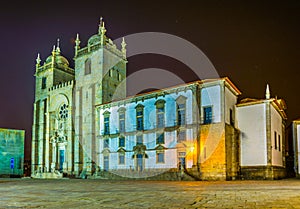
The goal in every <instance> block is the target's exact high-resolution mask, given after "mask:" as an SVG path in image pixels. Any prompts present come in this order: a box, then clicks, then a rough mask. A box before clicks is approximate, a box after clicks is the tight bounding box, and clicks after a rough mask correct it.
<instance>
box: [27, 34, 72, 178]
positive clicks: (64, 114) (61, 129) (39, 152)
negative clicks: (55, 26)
mask: <svg viewBox="0 0 300 209" xmlns="http://www.w3.org/2000/svg"><path fill="white" fill-rule="evenodd" d="M73 80H74V70H73V69H72V68H70V67H69V62H68V60H67V59H66V58H65V57H63V56H62V55H61V51H60V47H59V40H58V43H57V47H55V46H54V47H53V51H52V53H51V55H50V56H49V57H48V58H47V59H46V61H45V62H44V64H42V65H41V59H40V55H39V54H38V57H37V59H36V71H35V100H34V111H33V116H34V117H33V125H32V170H31V173H32V176H35V175H36V174H37V173H39V174H42V173H44V174H45V173H49V172H51V171H53V170H59V171H61V172H70V171H71V170H72V169H73V168H72V166H71V164H72V163H71V162H70V161H71V160H72V156H71V152H72V151H71V148H72V132H73V128H72V123H71V118H72V90H73ZM68 149H69V151H68V152H67V150H68ZM68 153H69V154H68ZM68 162H69V163H68ZM41 177H43V176H42V175H41Z"/></svg>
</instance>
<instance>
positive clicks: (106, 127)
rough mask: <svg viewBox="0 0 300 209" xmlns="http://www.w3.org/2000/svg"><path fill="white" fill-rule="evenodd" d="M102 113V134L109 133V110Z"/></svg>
mask: <svg viewBox="0 0 300 209" xmlns="http://www.w3.org/2000/svg"><path fill="white" fill-rule="evenodd" d="M103 115H104V133H103V134H104V135H107V134H109V116H110V112H108V111H105V113H103Z"/></svg>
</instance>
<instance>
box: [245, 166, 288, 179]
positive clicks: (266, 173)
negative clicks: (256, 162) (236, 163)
mask: <svg viewBox="0 0 300 209" xmlns="http://www.w3.org/2000/svg"><path fill="white" fill-rule="evenodd" d="M285 177H286V170H285V168H284V167H277V166H271V167H269V166H245V167H241V176H240V178H241V179H242V180H244V179H245V180H275V179H283V178H285Z"/></svg>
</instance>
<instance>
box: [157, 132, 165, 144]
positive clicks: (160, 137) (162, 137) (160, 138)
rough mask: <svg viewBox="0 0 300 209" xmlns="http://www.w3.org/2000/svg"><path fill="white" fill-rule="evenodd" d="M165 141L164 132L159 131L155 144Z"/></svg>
mask: <svg viewBox="0 0 300 209" xmlns="http://www.w3.org/2000/svg"><path fill="white" fill-rule="evenodd" d="M164 143H165V136H164V133H159V134H157V136H156V144H164Z"/></svg>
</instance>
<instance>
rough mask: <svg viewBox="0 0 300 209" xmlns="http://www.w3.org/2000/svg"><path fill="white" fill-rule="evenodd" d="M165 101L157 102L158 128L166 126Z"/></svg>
mask: <svg viewBox="0 0 300 209" xmlns="http://www.w3.org/2000/svg"><path fill="white" fill-rule="evenodd" d="M165 103H166V102H165V101H164V100H162V99H160V100H157V101H156V102H155V105H156V127H157V128H164V126H165Z"/></svg>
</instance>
